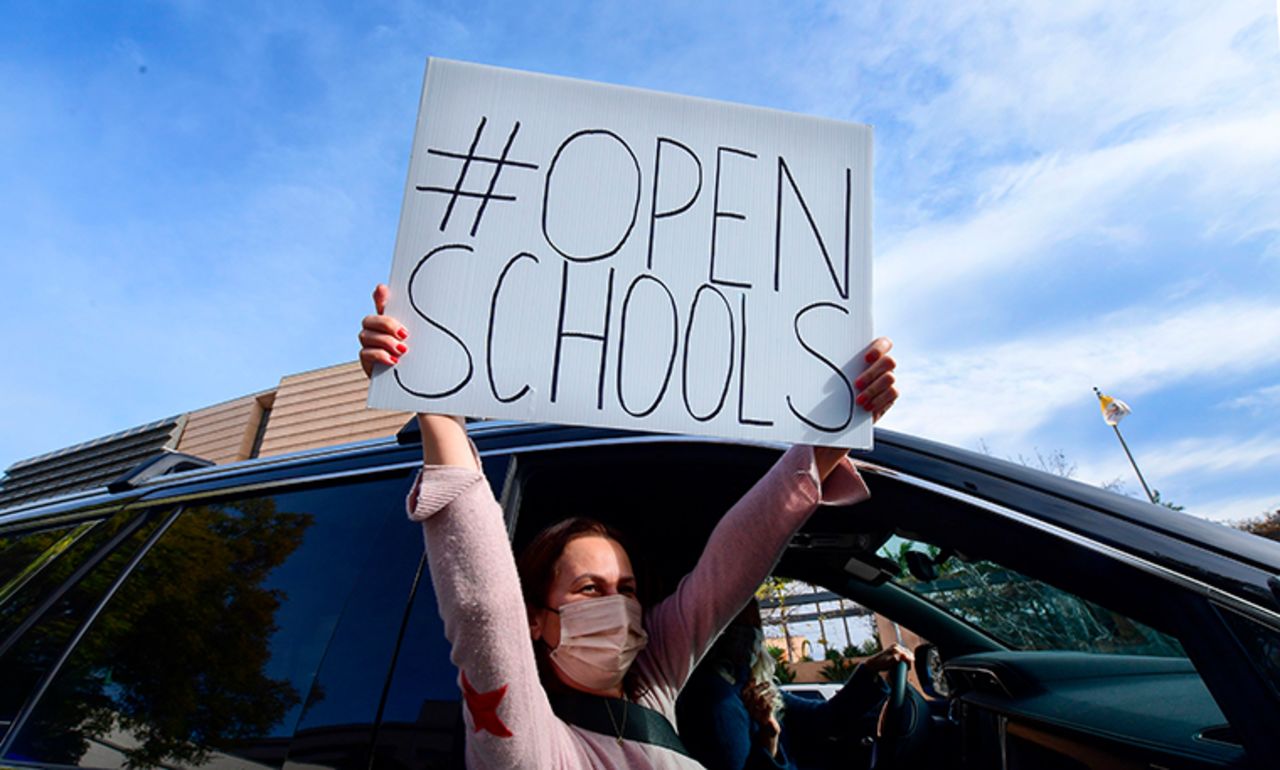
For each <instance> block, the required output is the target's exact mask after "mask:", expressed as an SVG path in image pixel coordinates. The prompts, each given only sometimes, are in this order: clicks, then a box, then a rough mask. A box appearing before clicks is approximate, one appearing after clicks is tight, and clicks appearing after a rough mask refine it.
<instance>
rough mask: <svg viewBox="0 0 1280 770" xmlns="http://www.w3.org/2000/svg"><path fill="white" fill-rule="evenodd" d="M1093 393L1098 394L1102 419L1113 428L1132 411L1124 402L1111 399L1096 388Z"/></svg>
mask: <svg viewBox="0 0 1280 770" xmlns="http://www.w3.org/2000/svg"><path fill="white" fill-rule="evenodd" d="M1093 392H1094V393H1097V394H1098V403H1099V404H1100V405H1101V406H1102V419H1103V420H1105V421H1106V423H1107V424H1108V425H1110V426H1111V427H1113V428H1114V427H1115V426H1117V425H1119V424H1120V421H1121V420H1123V419H1124V416H1125V415H1126V414H1129V413H1130V412H1132V411H1133V410H1132V409H1130V408H1129V405H1128V404H1126V403H1125V402H1123V401H1121V400H1120V399H1118V398H1112V397H1111V396H1108V395H1106V394H1104V393H1103V392H1102V391H1100V390H1098V389H1097V388H1094V389H1093Z"/></svg>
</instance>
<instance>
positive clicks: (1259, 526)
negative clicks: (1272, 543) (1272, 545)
mask: <svg viewBox="0 0 1280 770" xmlns="http://www.w3.org/2000/svg"><path fill="white" fill-rule="evenodd" d="M1235 527H1236V528H1237V529H1243V530H1244V531H1245V532H1252V533H1253V534H1255V535H1257V536H1258V537H1265V538H1267V539H1269V540H1280V508H1276V509H1275V510H1274V511H1271V512H1270V513H1264V514H1262V515H1261V516H1258V517H1256V518H1253V519H1245V520H1244V521H1240V522H1236V524H1235Z"/></svg>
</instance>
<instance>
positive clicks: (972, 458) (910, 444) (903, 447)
mask: <svg viewBox="0 0 1280 770" xmlns="http://www.w3.org/2000/svg"><path fill="white" fill-rule="evenodd" d="M468 433H469V434H470V435H471V437H472V439H473V440H474V441H475V443H476V446H477V448H478V449H479V451H480V452H481V453H482V454H489V453H502V452H506V451H530V450H533V449H540V448H552V447H566V446H579V445H591V444H598V443H612V444H618V443H633V442H655V441H657V442H660V441H680V442H697V443H710V444H733V445H745V446H761V447H768V448H773V449H782V448H784V445H782V444H778V443H775V442H751V441H725V440H722V439H714V438H706V437H697V436H681V435H665V434H651V433H637V432H631V431H625V430H619V429H611V428H595V427H582V426H570V425H558V424H550V423H523V422H505V421H501V422H500V421H492V422H473V423H469V424H468ZM417 443H418V436H417V432H416V421H415V420H410V421H409V424H408V425H406V426H405V429H404V430H402V431H401V432H400V433H399V434H398V435H397V436H396V437H387V438H381V439H373V440H368V441H362V442H357V443H352V444H343V445H338V446H333V447H326V448H322V449H311V450H305V451H301V452H296V453H292V454H286V455H278V456H272V457H266V458H256V459H252V460H244V461H240V462H236V463H228V464H225V465H214V466H207V467H202V468H196V469H192V470H184V471H180V472H176V473H173V474H170V475H164V476H158V477H154V478H151V479H147V480H145V481H142V482H140V483H139V484H137V485H136V486H133V487H131V488H129V489H126V490H122V491H120V492H110V491H108V490H107V489H106V488H104V487H98V488H94V489H88V490H81V491H77V492H73V493H70V494H66V495H62V496H59V497H55V498H49V499H44V500H36V501H31V502H29V503H23V504H20V505H17V506H14V507H11V508H8V509H3V510H0V526H4V525H10V524H14V523H18V522H24V521H29V520H33V519H44V518H47V517H51V516H52V517H57V516H60V515H68V514H73V513H74V512H77V511H99V510H102V509H110V508H114V507H119V506H122V505H127V504H129V503H132V502H134V501H137V500H142V499H145V500H147V501H161V500H164V499H166V498H180V497H184V496H188V495H193V494H201V493H205V492H208V491H210V490H213V489H218V488H226V487H242V486H245V485H246V484H271V483H279V482H282V481H285V480H290V479H294V480H307V481H311V480H317V479H320V478H325V477H329V476H333V475H343V474H350V473H358V472H368V471H369V470H370V469H378V468H410V467H413V466H416V465H417V464H419V463H420V462H421V456H420V454H419V451H418V448H417ZM854 456H855V459H858V460H864V461H867V462H869V463H870V464H872V466H882V467H886V468H890V469H893V470H896V471H899V472H902V473H906V474H909V475H915V476H920V477H923V478H927V479H929V480H930V481H932V482H934V483H937V484H941V485H943V486H947V487H950V488H952V489H955V490H959V491H962V492H965V493H968V494H974V495H977V496H979V497H984V498H986V499H990V500H992V501H993V502H997V503H1000V504H1003V505H1011V506H1014V507H1017V503H1018V500H1017V497H1018V496H1019V494H1020V492H1034V493H1035V494H1037V495H1049V496H1051V497H1057V498H1060V499H1061V500H1063V501H1066V502H1069V503H1071V504H1072V505H1075V506H1084V507H1087V508H1090V509H1093V510H1095V511H1097V512H1099V513H1102V514H1104V515H1105V516H1107V517H1111V518H1114V519H1117V520H1120V521H1124V522H1127V523H1130V524H1136V525H1139V526H1141V527H1145V528H1147V529H1150V530H1154V531H1156V532H1160V533H1162V534H1164V535H1168V536H1170V537H1173V538H1176V539H1178V540H1181V541H1183V542H1186V543H1188V544H1192V545H1195V546H1197V547H1200V548H1207V549H1209V550H1212V551H1216V552H1218V553H1221V554H1224V555H1230V556H1232V557H1234V558H1237V559H1243V560H1245V561H1248V562H1251V563H1253V564H1254V565H1256V566H1258V567H1261V568H1264V569H1270V570H1273V571H1280V544H1278V543H1275V542H1272V541H1270V540H1267V539H1265V538H1261V537H1258V536H1256V535H1252V534H1250V533H1247V532H1243V531H1240V530H1238V529H1235V528H1233V527H1229V526H1225V525H1222V524H1218V523H1216V522H1212V521H1208V520H1205V519H1201V518H1199V517H1196V516H1193V515H1189V514H1186V513H1181V512H1178V511H1173V510H1170V509H1168V508H1165V507H1164V506H1159V505H1153V504H1151V503H1149V502H1146V501H1143V500H1138V499H1135V498H1130V497H1126V496H1124V495H1118V494H1115V493H1113V492H1109V491H1107V490H1104V489H1101V488H1098V487H1094V486H1091V485H1089V484H1085V483H1082V482H1079V481H1075V480H1073V479H1069V478H1064V477H1061V476H1056V475H1054V474H1050V473H1046V472H1044V471H1040V470H1037V469H1034V468H1029V467H1026V466H1023V465H1019V464H1017V463H1013V462H1009V461H1006V460H1002V459H999V458H996V457H992V456H990V455H987V454H983V453H979V452H973V451H969V450H965V449H961V448H958V447H954V446H949V445H946V444H942V443H938V442H935V441H930V440H928V439H923V438H920V437H917V436H911V435H908V434H904V433H898V432H895V431H889V430H885V429H882V428H877V429H876V431H875V448H874V449H873V450H872V451H871V452H869V453H865V454H864V453H855V455H854ZM975 477H979V478H982V479H984V480H989V481H990V482H991V483H987V484H985V485H981V486H982V488H979V485H976V484H975V483H974V481H973V479H974V478H975ZM1046 513H1048V512H1046Z"/></svg>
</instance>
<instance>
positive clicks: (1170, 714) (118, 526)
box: [0, 423, 1280, 770]
mask: <svg viewBox="0 0 1280 770" xmlns="http://www.w3.org/2000/svg"><path fill="white" fill-rule="evenodd" d="M471 432H472V436H473V438H474V440H475V442H476V444H477V446H478V447H479V449H480V452H481V456H482V460H483V463H484V466H485V472H486V474H487V476H488V478H489V479H490V481H491V483H492V484H493V485H494V492H495V494H496V495H498V496H499V499H500V500H501V501H502V504H503V506H504V509H505V511H506V515H507V518H508V522H509V524H510V530H511V534H512V538H513V541H514V543H515V545H516V546H517V547H519V546H520V545H521V544H522V543H523V542H524V541H525V540H526V539H527V538H529V537H530V536H531V534H532V533H534V532H536V531H538V530H539V529H541V528H542V527H544V526H545V525H546V524H548V523H549V522H551V521H554V520H556V519H559V518H561V517H565V516H571V515H576V514H590V515H593V516H595V517H597V518H601V519H604V520H606V521H608V522H610V523H613V524H615V525H618V526H620V527H621V528H622V529H624V530H625V531H626V532H627V533H628V534H629V535H630V536H631V538H632V540H633V541H634V542H633V544H632V550H633V555H635V556H636V561H637V565H636V569H637V571H638V574H641V575H642V576H647V578H646V580H645V581H644V586H643V587H644V588H645V589H646V590H647V591H649V592H651V593H652V596H650V597H648V598H649V600H650V601H652V600H653V599H655V598H659V597H661V596H662V595H663V594H664V593H665V592H666V591H669V590H670V589H671V588H673V587H674V584H675V581H676V580H677V579H678V578H679V577H680V576H681V575H682V574H684V573H685V572H686V571H687V570H688V569H689V568H690V567H691V565H692V564H693V562H694V561H695V560H696V558H697V556H698V553H699V551H700V549H701V547H702V544H703V543H704V542H705V541H706V538H707V535H708V534H709V532H710V531H711V529H712V527H713V526H714V525H715V523H716V521H717V519H718V518H719V516H720V515H721V514H722V513H723V512H724V511H725V510H727V509H728V508H729V506H730V505H731V504H732V503H733V501H734V500H736V499H737V498H738V497H739V496H740V495H741V494H742V493H743V492H744V491H745V490H746V489H747V488H748V487H749V486H750V485H751V484H752V483H753V482H754V481H755V480H756V479H757V478H759V477H760V476H761V475H762V474H763V472H764V471H765V469H766V468H767V467H768V466H769V465H770V464H771V463H772V462H773V460H774V459H775V458H776V457H777V456H778V454H779V448H778V447H776V446H762V445H749V444H729V443H720V442H713V441H709V440H705V439H699V438H687V437H674V436H654V435H637V434H628V433H623V432H620V431H612V430H600V429H585V428H568V427H560V426H549V425H534V424H504V423H479V424H475V425H473V426H472V428H471ZM420 457H421V455H420V451H419V448H418V446H417V436H416V435H415V434H414V432H413V429H412V423H411V426H410V427H407V428H406V430H405V431H402V432H401V435H400V436H399V437H398V440H386V441H378V442H369V443H364V444H360V445H352V446H347V447H341V448H337V449H331V450H321V451H313V452H307V453H303V454H298V455H293V456H286V457H281V458H273V459H267V460H255V461H249V462H244V463H238V464H235V465H227V466H218V467H207V468H198V469H194V470H180V471H179V472H176V473H169V474H158V473H156V472H155V470H156V468H158V467H161V466H153V467H152V468H151V470H149V471H148V470H145V469H144V470H143V471H141V472H139V473H136V474H133V475H132V476H130V477H128V478H124V479H121V480H119V481H118V482H117V483H114V484H111V485H109V487H108V488H104V489H97V490H93V491H90V492H82V493H78V494H74V495H70V496H65V497H63V498H60V499H54V500H49V501H43V502H40V503H36V504H31V505H28V506H26V507H20V508H12V509H8V510H5V511H0V736H2V738H0V766H4V767H32V766H38V767H124V766H128V767H172V768H180V767H181V768H186V767H207V768H223V767H225V768H232V767H234V768H248V767H277V768H281V767H297V768H302V767H307V768H361V769H364V768H370V767H378V768H383V767H387V768H399V767H404V768H410V767H412V768H432V767H460V766H461V765H462V748H463V744H464V741H465V740H466V736H465V735H464V734H463V723H462V719H461V710H460V705H459V704H460V698H459V692H458V686H457V671H456V669H455V668H454V667H453V665H452V664H451V663H450V661H449V647H448V644H447V642H446V640H445V638H444V633H443V630H442V623H441V620H440V617H439V615H438V613H437V610H436V607H435V597H434V592H433V591H432V590H431V586H430V584H429V583H430V577H429V574H428V572H427V571H426V570H425V569H424V557H423V549H422V539H421V530H420V528H419V527H417V526H416V525H413V524H411V523H409V522H408V521H407V520H406V518H405V511H404V497H405V494H406V492H407V490H408V488H409V485H410V481H411V478H412V475H413V473H414V471H415V468H416V467H417V465H418V464H419V462H420V461H421V460H420ZM860 459H861V461H862V462H863V463H864V464H865V470H864V475H865V476H866V477H867V479H868V484H869V485H870V486H871V488H872V499H871V500H870V501H869V502H867V503H863V504H861V505H858V506H855V507H852V508H849V509H847V510H846V509H840V508H823V509H821V510H820V511H819V512H818V513H817V514H816V515H815V516H814V517H813V519H812V520H811V521H810V522H809V523H808V524H807V525H806V527H805V528H804V530H803V531H802V532H801V533H800V534H798V535H797V536H796V537H795V538H794V539H793V541H792V543H791V545H790V547H789V548H788V550H787V552H786V555H785V556H784V557H783V560H782V562H781V564H780V565H779V567H778V570H777V571H778V574H780V575H786V576H790V577H794V578H797V579H801V580H804V581H807V582H808V583H812V584H816V585H820V586H823V587H824V588H826V589H828V590H830V591H832V592H834V593H836V594H839V595H841V596H843V597H846V598H848V599H851V600H853V601H856V602H858V603H860V604H862V605H864V606H865V607H868V608H870V609H871V610H873V611H875V612H876V613H879V614H881V615H883V616H885V617H887V618H890V619H892V620H894V621H895V622H898V623H901V624H902V625H903V626H905V627H908V628H911V629H912V630H914V631H915V632H917V633H919V634H921V635H922V636H923V637H925V638H927V639H928V640H929V641H930V645H929V647H928V648H927V649H924V650H920V651H918V652H919V654H918V655H917V674H918V676H919V679H920V680H921V681H922V682H923V684H924V690H925V691H926V694H927V695H928V696H929V697H925V695H921V694H920V693H918V692H916V691H915V690H913V689H910V688H908V690H907V691H906V694H905V696H904V697H903V698H902V700H901V702H900V703H899V702H892V703H891V704H890V709H891V713H890V714H888V715H887V720H886V726H887V729H886V735H885V736H884V737H882V738H879V739H877V740H878V742H879V745H877V746H876V749H877V750H876V752H875V753H876V762H877V765H878V766H879V767H880V768H885V769H887V768H891V767H897V768H906V767H931V768H943V769H946V768H1009V769H1015V770H1056V769H1057V768H1086V767H1087V768H1131V767H1132V768H1220V767H1254V768H1273V767H1280V730H1277V729H1276V727H1275V726H1276V725H1278V724H1280V599H1278V596H1277V595H1278V594H1280V582H1277V579H1276V577H1275V576H1276V575H1277V573H1280V545H1277V544H1275V543H1272V542H1270V541H1267V540H1263V539H1261V538H1258V537H1255V536H1253V535H1249V534H1246V533H1243V532H1238V531H1235V530H1232V529H1229V528H1227V527H1223V526H1220V525H1217V524H1213V523H1209V522H1205V521H1200V520H1197V519H1195V518H1192V517H1190V516H1185V515H1182V514H1177V513H1174V512H1172V511H1168V510H1166V509H1163V508H1160V507H1157V506H1152V505H1149V504H1146V503H1141V502H1137V501H1135V500H1131V499H1128V498H1124V497H1120V496H1117V495H1113V494H1110V493H1108V492H1105V491H1102V490H1098V489H1095V488H1092V487H1089V486H1086V485H1083V484H1079V483H1075V482H1072V481H1069V480H1066V479H1062V478H1058V477H1054V476H1050V475H1047V474H1044V473H1040V472H1037V471H1034V470H1029V469H1027V468H1024V467H1021V466H1017V465H1013V464H1010V463H1006V462H1002V461H999V460H995V459H992V458H990V457H986V456H982V455H977V454H974V453H970V452H964V451H961V450H958V449H954V448H951V447H946V446H942V445H939V444H934V443H930V442H927V441H922V440H919V439H915V438H912V437H908V436H903V435H899V434H894V433H890V432H887V431H879V432H878V433H877V438H876V448H875V450H874V451H873V452H870V453H869V454H866V455H864V456H862V457H861V458H860ZM170 465H175V464H173V463H170ZM176 467H179V468H181V467H182V465H181V464H180V463H178V464H176ZM895 684H897V683H895ZM837 738H847V739H848V740H851V741H853V740H857V741H859V742H862V741H863V740H864V738H865V736H856V735H849V736H837Z"/></svg>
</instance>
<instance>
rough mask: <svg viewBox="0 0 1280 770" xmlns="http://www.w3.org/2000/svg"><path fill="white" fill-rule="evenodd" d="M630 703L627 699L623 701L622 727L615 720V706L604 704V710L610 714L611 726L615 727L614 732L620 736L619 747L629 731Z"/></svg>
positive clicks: (606, 702) (607, 702)
mask: <svg viewBox="0 0 1280 770" xmlns="http://www.w3.org/2000/svg"><path fill="white" fill-rule="evenodd" d="M629 705H630V701H628V700H626V699H625V698H624V699H623V700H622V725H621V726H619V725H618V721H617V720H616V719H614V718H613V706H610V705H609V701H607V700H606V701H605V702H604V710H605V712H606V713H608V714H609V724H611V725H613V732H614V734H616V735H617V736H618V745H619V746H621V745H622V733H623V731H625V730H626V729H627V706H629Z"/></svg>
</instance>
